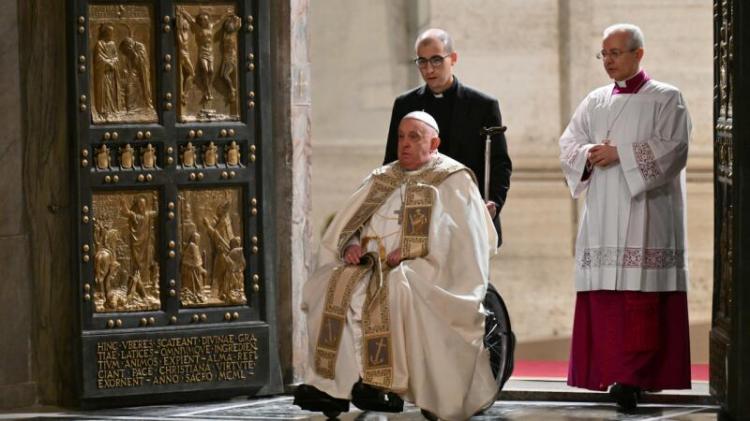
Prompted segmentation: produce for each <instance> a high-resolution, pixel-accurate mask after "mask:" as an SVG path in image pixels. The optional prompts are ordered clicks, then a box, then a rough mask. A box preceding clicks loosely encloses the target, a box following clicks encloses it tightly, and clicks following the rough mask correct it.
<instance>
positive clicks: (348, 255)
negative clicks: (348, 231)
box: [344, 244, 365, 265]
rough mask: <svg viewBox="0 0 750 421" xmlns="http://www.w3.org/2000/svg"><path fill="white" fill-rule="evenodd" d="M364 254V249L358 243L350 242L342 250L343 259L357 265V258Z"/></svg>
mask: <svg viewBox="0 0 750 421" xmlns="http://www.w3.org/2000/svg"><path fill="white" fill-rule="evenodd" d="M364 255H365V253H364V250H362V247H360V246H359V244H352V245H351V246H349V247H347V248H346V250H344V261H345V262H346V263H349V264H350V265H358V264H359V259H360V258H361V257H362V256H364Z"/></svg>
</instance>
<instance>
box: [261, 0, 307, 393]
mask: <svg viewBox="0 0 750 421" xmlns="http://www.w3.org/2000/svg"><path fill="white" fill-rule="evenodd" d="M272 20H273V22H274V26H273V29H272V31H273V33H272V41H271V56H272V57H273V60H274V63H273V66H274V70H273V74H274V85H273V99H274V104H273V133H274V134H273V137H274V148H275V151H274V156H275V157H276V162H275V167H276V183H277V191H276V194H277V199H276V206H277V210H276V215H277V221H278V222H277V229H276V232H277V234H278V240H277V243H278V248H279V249H278V259H279V262H278V263H279V264H278V266H277V267H278V271H277V278H278V285H279V301H278V321H279V326H278V329H279V353H280V358H281V366H282V369H283V370H284V373H283V376H284V382H285V384H293V383H297V382H300V381H301V379H302V374H303V373H304V363H305V359H306V354H305V350H306V346H307V334H306V328H305V319H304V317H303V316H302V314H301V313H300V310H299V308H300V298H301V294H302V285H303V284H304V282H305V281H306V280H307V276H308V274H309V273H310V271H311V265H312V257H311V256H312V250H311V248H310V243H311V229H310V210H311V192H310V157H311V134H310V126H311V123H310V119H311V100H310V56H309V42H310V41H309V36H310V33H309V29H308V21H309V0H289V1H288V2H278V3H277V2H273V9H272Z"/></svg>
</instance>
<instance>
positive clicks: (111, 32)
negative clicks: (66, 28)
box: [88, 5, 157, 124]
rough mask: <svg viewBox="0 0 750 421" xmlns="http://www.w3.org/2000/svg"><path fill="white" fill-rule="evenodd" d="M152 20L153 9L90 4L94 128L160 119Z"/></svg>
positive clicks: (91, 88) (90, 79)
mask: <svg viewBox="0 0 750 421" xmlns="http://www.w3.org/2000/svg"><path fill="white" fill-rule="evenodd" d="M152 20H153V11H152V8H151V6H149V5H91V6H89V31H88V34H89V57H90V62H91V63H92V68H91V71H90V72H89V75H90V76H89V85H90V87H89V90H90V92H91V93H92V101H91V102H92V103H91V105H92V106H91V120H92V121H93V122H94V124H104V123H153V122H156V121H157V115H156V110H155V108H154V92H155V89H154V77H153V70H154V63H153V48H154V46H153V36H154V34H153V25H152V23H151V22H152Z"/></svg>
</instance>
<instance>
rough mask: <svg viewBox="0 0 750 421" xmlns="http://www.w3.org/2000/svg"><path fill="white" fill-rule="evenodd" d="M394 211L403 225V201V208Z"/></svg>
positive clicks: (402, 206)
mask: <svg viewBox="0 0 750 421" xmlns="http://www.w3.org/2000/svg"><path fill="white" fill-rule="evenodd" d="M393 213H394V215H396V216H397V217H398V224H399V225H401V224H402V223H403V221H404V204H403V203H401V208H400V209H397V210H395V211H393Z"/></svg>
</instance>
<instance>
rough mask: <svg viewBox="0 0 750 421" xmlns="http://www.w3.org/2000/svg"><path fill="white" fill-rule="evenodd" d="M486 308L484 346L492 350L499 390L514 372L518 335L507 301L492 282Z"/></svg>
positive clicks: (491, 355) (485, 301)
mask: <svg viewBox="0 0 750 421" xmlns="http://www.w3.org/2000/svg"><path fill="white" fill-rule="evenodd" d="M484 308H485V310H486V312H487V315H486V316H485V319H484V346H485V348H487V349H488V350H489V352H490V366H491V367H492V375H493V376H494V377H495V381H496V382H497V387H498V392H499V391H500V390H502V388H503V386H504V385H505V382H507V381H508V378H509V377H510V375H511V374H512V373H513V352H514V350H515V347H516V336H515V335H514V334H513V331H512V330H511V327H510V316H509V314H508V309H507V307H506V306H505V302H504V301H503V298H502V297H501V296H500V294H499V293H498V292H497V290H496V289H495V287H494V286H493V285H492V284H489V286H488V288H487V294H486V295H485V297H484Z"/></svg>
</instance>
